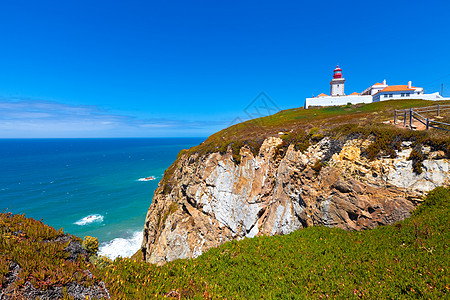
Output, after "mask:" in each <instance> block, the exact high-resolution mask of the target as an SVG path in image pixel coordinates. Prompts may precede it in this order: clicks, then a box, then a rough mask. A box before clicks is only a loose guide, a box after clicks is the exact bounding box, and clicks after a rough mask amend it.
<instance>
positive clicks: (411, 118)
mask: <svg viewBox="0 0 450 300" xmlns="http://www.w3.org/2000/svg"><path fill="white" fill-rule="evenodd" d="M412 120H413V108H412V107H411V108H410V109H409V128H410V129H412Z"/></svg>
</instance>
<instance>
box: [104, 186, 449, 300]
mask: <svg viewBox="0 0 450 300" xmlns="http://www.w3.org/2000/svg"><path fill="white" fill-rule="evenodd" d="M449 203H450V189H449V188H442V187H440V188H437V189H435V190H434V191H432V192H431V193H430V194H429V195H428V196H427V198H426V199H425V202H424V203H423V204H421V206H419V208H418V209H417V210H416V211H415V212H414V213H413V216H412V217H411V218H409V219H406V220H404V221H403V222H399V223H397V224H395V225H393V226H384V227H379V228H376V229H373V230H367V231H361V232H347V231H343V230H340V229H332V228H327V227H310V228H306V229H303V230H298V231H296V232H293V233H291V234H289V235H285V236H273V237H266V236H263V237H256V238H253V239H244V240H242V241H238V242H237V241H232V242H228V243H226V244H224V245H222V246H221V247H219V248H215V249H211V250H209V251H208V252H207V253H205V254H203V255H201V256H200V257H198V258H196V259H190V260H177V261H174V262H170V263H167V264H166V265H164V266H162V267H158V266H155V265H151V264H147V263H144V262H139V261H134V260H133V259H116V260H115V261H114V264H113V266H112V267H111V268H109V269H108V270H107V272H105V273H103V272H97V276H102V277H103V278H104V279H105V281H106V283H107V286H108V287H109V289H110V292H111V293H113V294H114V295H115V296H116V297H118V298H121V299H146V298H163V297H164V296H174V297H177V296H181V297H184V298H197V299H201V298H219V299H222V298H228V299H230V298H234V299H242V298H309V299H320V298H328V297H329V298H336V299H348V298H352V299H358V298H365V299H410V298H421V299H422V298H423V299H444V298H447V297H448V296H449V292H450V287H449V282H450V276H449V267H450V266H449V264H450V259H449V249H448V248H449V241H450V231H449V229H450V228H449V227H450V220H449V215H450V210H449V208H450V204H449Z"/></svg>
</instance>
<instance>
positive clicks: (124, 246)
mask: <svg viewBox="0 0 450 300" xmlns="http://www.w3.org/2000/svg"><path fill="white" fill-rule="evenodd" d="M142 240H143V236H142V232H141V231H136V232H134V233H133V235H132V236H131V237H129V238H125V239H124V238H115V239H113V240H112V241H109V242H106V243H102V244H101V245H100V248H99V251H98V254H99V255H103V256H107V257H109V258H110V259H115V258H116V257H118V256H122V257H130V256H131V255H133V254H134V253H136V252H137V251H138V250H139V249H140V248H141V244H142Z"/></svg>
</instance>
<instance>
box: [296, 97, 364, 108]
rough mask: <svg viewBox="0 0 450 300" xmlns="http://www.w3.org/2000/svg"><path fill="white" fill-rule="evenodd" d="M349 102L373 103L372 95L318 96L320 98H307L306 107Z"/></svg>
mask: <svg viewBox="0 0 450 300" xmlns="http://www.w3.org/2000/svg"><path fill="white" fill-rule="evenodd" d="M347 103H351V104H357V103H372V96H370V95H364V96H356V95H355V96H338V97H330V96H328V97H318V98H306V100H305V108H308V107H310V106H336V105H346V104H347Z"/></svg>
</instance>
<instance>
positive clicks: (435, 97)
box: [374, 92, 445, 102]
mask: <svg viewBox="0 0 450 300" xmlns="http://www.w3.org/2000/svg"><path fill="white" fill-rule="evenodd" d="M386 94H392V97H389V96H388V97H387V98H385V97H384V94H379V96H380V101H388V100H398V99H402V100H406V99H421V100H435V101H437V100H445V98H442V97H441V96H440V95H439V93H433V94H420V95H417V93H411V94H410V95H409V96H405V97H402V96H401V94H402V92H386ZM377 96H378V95H377ZM374 100H375V97H374ZM375 102H376V101H375Z"/></svg>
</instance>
